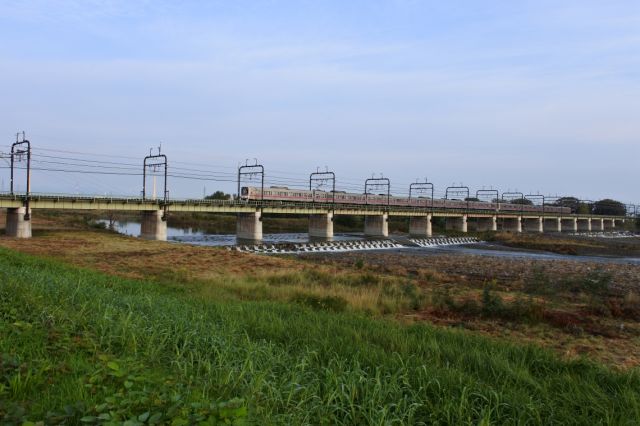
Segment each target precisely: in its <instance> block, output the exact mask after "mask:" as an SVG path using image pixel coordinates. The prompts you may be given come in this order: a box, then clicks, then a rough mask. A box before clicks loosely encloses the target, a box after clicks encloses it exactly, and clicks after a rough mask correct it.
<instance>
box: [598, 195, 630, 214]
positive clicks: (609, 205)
mask: <svg viewBox="0 0 640 426" xmlns="http://www.w3.org/2000/svg"><path fill="white" fill-rule="evenodd" d="M593 214H601V215H608V216H625V215H626V214H627V208H626V207H625V205H624V204H622V203H621V202H620V201H616V200H612V199H610V198H605V199H604V200H600V201H596V202H595V204H594V205H593Z"/></svg>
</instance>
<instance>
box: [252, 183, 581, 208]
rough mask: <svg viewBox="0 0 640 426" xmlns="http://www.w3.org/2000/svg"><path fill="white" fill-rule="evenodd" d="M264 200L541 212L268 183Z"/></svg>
mask: <svg viewBox="0 0 640 426" xmlns="http://www.w3.org/2000/svg"><path fill="white" fill-rule="evenodd" d="M262 198H263V197H262V195H261V190H260V188H256V187H252V186H244V187H242V188H241V191H240V199H241V200H245V201H249V200H261V199H262ZM264 200H267V201H295V202H317V203H332V202H334V200H335V203H336V204H355V205H365V204H371V205H387V202H388V204H389V205H390V206H397V207H423V208H431V207H433V208H434V209H444V208H447V209H455V210H467V209H468V210H485V211H494V210H498V211H507V212H516V211H522V212H532V213H542V210H543V207H542V206H537V205H528V204H524V205H523V204H514V203H497V205H496V203H490V202H485V201H464V200H444V199H433V200H432V199H430V198H425V197H418V198H411V199H410V198H408V197H396V196H389V197H388V198H387V195H386V194H354V193H348V192H344V191H336V192H335V193H333V192H331V191H320V190H315V189H314V190H306V189H289V188H288V187H286V186H271V187H269V188H265V189H264ZM544 212H545V213H560V214H562V213H565V214H570V213H571V208H569V207H560V206H544Z"/></svg>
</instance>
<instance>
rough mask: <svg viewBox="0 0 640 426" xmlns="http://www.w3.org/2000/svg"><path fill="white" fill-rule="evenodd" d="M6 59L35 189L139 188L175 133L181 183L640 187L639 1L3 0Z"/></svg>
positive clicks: (1, 44) (11, 100) (7, 111)
mask: <svg viewBox="0 0 640 426" xmlns="http://www.w3.org/2000/svg"><path fill="white" fill-rule="evenodd" d="M0 76H1V77H2V78H0V151H1V152H4V153H6V152H7V151H8V150H9V149H10V148H9V146H10V144H11V143H12V142H13V141H14V140H15V133H16V132H17V131H23V130H24V131H25V132H26V135H27V139H29V140H30V141H31V143H32V144H33V146H34V168H40V169H49V170H36V171H34V172H33V174H32V191H35V192H61V193H94V194H126V195H136V194H139V193H140V190H141V187H142V178H141V177H140V176H138V174H139V171H141V167H137V168H136V169H135V171H134V166H135V165H140V164H141V163H142V159H143V157H144V156H145V155H147V154H148V153H149V150H150V148H151V147H157V146H159V145H160V144H161V145H162V153H163V154H166V155H167V157H168V160H169V169H170V173H171V174H172V176H171V177H170V178H169V188H168V189H169V191H170V194H171V196H172V197H174V198H184V197H200V196H202V194H203V192H206V193H211V192H213V191H214V190H216V189H222V190H224V191H227V192H235V183H233V182H232V181H233V180H234V179H235V177H234V175H235V173H236V168H237V167H238V164H240V163H244V162H245V160H246V159H250V161H254V160H253V159H254V158H255V159H257V161H258V162H259V163H261V164H263V165H264V166H265V170H266V175H267V183H268V184H269V183H278V184H289V185H290V186H293V185H303V186H304V185H305V183H304V182H306V181H307V180H308V175H309V173H310V172H314V171H316V170H318V167H320V169H321V170H324V169H325V167H327V168H328V169H329V170H332V171H334V172H335V173H336V176H337V180H338V186H339V187H341V188H344V189H347V190H353V191H359V192H362V189H361V188H363V184H364V180H365V179H366V178H369V177H371V176H373V175H375V176H376V177H377V176H380V175H381V174H382V175H384V177H387V178H389V179H390V180H391V187H392V192H393V193H396V194H399V195H400V194H403V193H406V192H407V188H408V185H409V183H411V182H414V181H416V179H420V180H424V179H428V180H429V181H430V182H433V183H434V185H435V187H436V194H442V193H444V190H445V188H446V187H447V186H450V185H466V186H469V187H471V191H472V192H474V191H475V190H476V189H482V188H490V187H491V188H497V189H498V190H499V191H501V192H506V191H511V192H513V191H521V192H523V193H525V194H527V193H542V194H547V195H574V196H578V197H580V198H583V199H600V198H605V197H611V198H615V199H618V200H621V201H623V202H627V203H632V202H633V203H636V202H640V196H639V195H640V194H639V191H638V187H637V181H636V179H634V178H635V177H636V176H637V159H638V157H639V155H640V141H639V137H640V2H639V1H637V0H630V1H616V0H612V1H606V2H604V1H591V0H579V1H573V0H563V1H561V2H559V1H546V0H535V1H493V0H485V1H481V2H480V1H470V0H469V1H464V0H461V1H455V2H446V1H417V0H380V1H376V0H350V1H334V0H324V1H323V0H315V1H311V0H309V1H305V0H300V1H277V0H270V1H268V0H265V1H245V0H234V1H215V0H211V1H188V0H187V1H173V2H172V1H162V0H157V1H119V0H105V1H91V0H85V1H71V0H69V1H57V0H37V1H36V0H34V1H13V0H2V1H0ZM45 155H48V156H45ZM54 157H57V158H54ZM2 161H4V162H2ZM45 161H48V163H45ZM90 161H102V163H98V162H95V163H91V162H90ZM105 162H110V163H109V164H111V166H110V167H112V168H110V169H106V168H104V167H103V166H105V164H107V163H105ZM112 163H113V164H112ZM119 163H122V165H120V166H118V165H117V164H119ZM0 166H5V167H6V160H0ZM116 167H121V168H120V169H117V168H116ZM59 169H66V170H84V171H87V170H89V171H101V170H102V171H110V172H114V173H115V174H105V175H97V174H90V173H69V172H58V171H51V170H59ZM119 170H122V171H123V172H130V174H131V175H129V176H119V175H118V174H117V173H116V172H118V171H119ZM179 174H180V175H179ZM8 176H9V171H8V170H7V169H6V168H0V183H1V185H2V188H1V189H2V190H7V188H8V183H7V182H8ZM178 176H182V177H178ZM194 177H197V178H194ZM212 177H213V178H215V179H216V180H210V179H211V178H212ZM20 185H23V183H22V180H20V183H18V188H20Z"/></svg>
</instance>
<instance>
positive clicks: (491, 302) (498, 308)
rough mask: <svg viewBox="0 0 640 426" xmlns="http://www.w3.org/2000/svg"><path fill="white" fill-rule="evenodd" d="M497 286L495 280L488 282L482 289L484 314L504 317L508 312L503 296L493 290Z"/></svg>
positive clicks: (482, 309)
mask: <svg viewBox="0 0 640 426" xmlns="http://www.w3.org/2000/svg"><path fill="white" fill-rule="evenodd" d="M494 287H495V281H492V282H489V283H486V284H485V285H484V288H483V289H482V308H481V311H482V315H484V316H486V317H502V316H504V315H505V313H506V309H505V305H504V302H503V301H502V298H501V297H500V296H499V295H497V294H495V293H494V292H493V291H492V290H493V288H494Z"/></svg>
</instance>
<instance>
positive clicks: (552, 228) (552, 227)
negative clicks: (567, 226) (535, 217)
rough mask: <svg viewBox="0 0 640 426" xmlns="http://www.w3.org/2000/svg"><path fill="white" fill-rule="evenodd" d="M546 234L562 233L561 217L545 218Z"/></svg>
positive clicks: (544, 227) (544, 228)
mask: <svg viewBox="0 0 640 426" xmlns="http://www.w3.org/2000/svg"><path fill="white" fill-rule="evenodd" d="M543 230H544V232H560V231H562V219H560V218H559V217H554V218H545V219H544V221H543Z"/></svg>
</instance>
